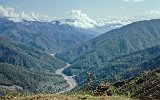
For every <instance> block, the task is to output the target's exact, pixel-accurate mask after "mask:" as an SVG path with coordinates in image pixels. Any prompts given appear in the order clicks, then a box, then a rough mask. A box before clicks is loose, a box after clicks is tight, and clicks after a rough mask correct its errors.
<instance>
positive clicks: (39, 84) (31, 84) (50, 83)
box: [0, 37, 69, 95]
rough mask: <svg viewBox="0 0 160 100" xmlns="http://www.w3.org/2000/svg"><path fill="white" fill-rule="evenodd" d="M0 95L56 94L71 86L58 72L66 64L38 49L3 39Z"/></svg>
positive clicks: (0, 49) (0, 62)
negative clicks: (25, 93) (16, 91)
mask: <svg viewBox="0 0 160 100" xmlns="http://www.w3.org/2000/svg"><path fill="white" fill-rule="evenodd" d="M0 38H1V41H0V88H1V90H0V95H5V92H9V93H11V92H14V91H15V89H11V90H10V87H12V88H15V87H14V86H18V87H20V88H22V91H24V92H33V93H39V92H52V93H53V92H57V91H59V90H61V89H64V88H66V87H68V86H69V85H68V84H67V82H66V81H65V80H64V79H63V77H62V76H59V75H55V70H56V69H58V68H62V67H64V66H65V63H64V62H63V61H61V60H59V59H56V58H54V57H52V56H51V55H48V54H46V53H43V52H42V51H39V50H38V49H35V48H31V47H28V46H24V45H21V44H16V43H13V42H10V41H9V40H7V39H5V38H3V37H0Z"/></svg>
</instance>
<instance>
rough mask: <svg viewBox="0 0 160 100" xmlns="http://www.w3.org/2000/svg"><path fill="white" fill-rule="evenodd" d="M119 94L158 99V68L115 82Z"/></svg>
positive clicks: (159, 90) (159, 88)
mask: <svg viewBox="0 0 160 100" xmlns="http://www.w3.org/2000/svg"><path fill="white" fill-rule="evenodd" d="M115 86H116V87H118V91H119V93H121V94H125V95H130V96H131V97H132V98H137V99H144V100H149V99H160V69H158V70H155V71H152V72H146V73H145V74H143V75H141V76H139V77H136V78H132V79H130V80H127V81H122V82H119V83H116V84H115Z"/></svg>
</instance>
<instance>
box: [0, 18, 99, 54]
mask: <svg viewBox="0 0 160 100" xmlns="http://www.w3.org/2000/svg"><path fill="white" fill-rule="evenodd" d="M96 34H97V33H96V32H94V31H90V30H87V29H81V28H75V27H72V26H69V25H67V24H61V23H60V22H59V21H52V22H38V21H27V20H24V21H22V22H14V21H11V20H8V19H7V18H0V36H4V37H6V38H9V39H10V40H13V41H16V42H17V43H23V44H25V45H28V46H32V47H34V48H39V49H41V50H43V51H46V52H48V53H55V52H60V51H62V50H66V49H68V48H71V47H74V46H75V45H78V44H81V43H83V42H85V41H87V40H89V39H91V38H93V37H95V36H96Z"/></svg>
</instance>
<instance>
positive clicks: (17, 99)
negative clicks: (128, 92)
mask: <svg viewBox="0 0 160 100" xmlns="http://www.w3.org/2000/svg"><path fill="white" fill-rule="evenodd" d="M2 99H7V100H129V98H127V97H125V96H106V95H104V96H97V97H96V96H91V95H88V94H81V93H75V94H59V95H58V94H39V95H30V96H8V97H4V98H2Z"/></svg>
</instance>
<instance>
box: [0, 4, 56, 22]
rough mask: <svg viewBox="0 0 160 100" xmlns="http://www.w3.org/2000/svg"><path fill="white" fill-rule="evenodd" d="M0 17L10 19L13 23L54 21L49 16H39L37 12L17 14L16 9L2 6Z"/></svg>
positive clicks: (0, 7)
mask: <svg viewBox="0 0 160 100" xmlns="http://www.w3.org/2000/svg"><path fill="white" fill-rule="evenodd" d="M0 16H1V17H8V19H10V20H12V21H16V22H19V21H23V20H28V21H52V20H53V19H52V18H51V17H49V16H47V15H39V14H36V13H35V12H31V13H26V12H24V11H21V12H16V11H15V10H14V8H11V7H7V6H0Z"/></svg>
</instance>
